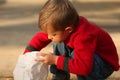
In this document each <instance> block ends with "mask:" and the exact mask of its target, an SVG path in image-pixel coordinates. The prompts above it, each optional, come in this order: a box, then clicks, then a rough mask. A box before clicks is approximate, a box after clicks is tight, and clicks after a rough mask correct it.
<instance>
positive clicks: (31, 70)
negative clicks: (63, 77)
mask: <svg viewBox="0 0 120 80" xmlns="http://www.w3.org/2000/svg"><path fill="white" fill-rule="evenodd" d="M36 53H37V51H33V52H28V53H26V54H24V55H23V54H21V55H19V58H18V62H17V64H16V66H15V69H14V71H13V77H14V80H47V76H48V66H47V65H46V64H44V63H41V62H36V61H34V59H35V58H36V57H37V56H36Z"/></svg>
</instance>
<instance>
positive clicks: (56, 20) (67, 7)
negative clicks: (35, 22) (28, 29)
mask: <svg viewBox="0 0 120 80" xmlns="http://www.w3.org/2000/svg"><path fill="white" fill-rule="evenodd" d="M78 21H79V15H78V13H77V11H76V10H75V8H74V7H73V5H72V3H71V2H70V1H69V0H48V1H47V2H46V3H45V5H44V6H43V7H42V9H41V11H40V14H39V28H40V29H41V30H46V26H47V24H50V25H52V27H53V28H54V29H55V30H62V29H64V28H65V27H68V26H70V25H74V26H75V25H76V24H77V23H78Z"/></svg>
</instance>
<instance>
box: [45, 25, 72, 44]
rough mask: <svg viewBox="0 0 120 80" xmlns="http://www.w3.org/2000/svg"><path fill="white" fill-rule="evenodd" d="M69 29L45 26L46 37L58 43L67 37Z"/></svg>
mask: <svg viewBox="0 0 120 80" xmlns="http://www.w3.org/2000/svg"><path fill="white" fill-rule="evenodd" d="M69 33H70V31H69V30H66V29H65V30H58V31H56V30H54V29H53V27H51V26H49V27H47V34H48V39H51V40H52V41H53V42H56V43H60V42H63V41H64V40H65V39H67V37H68V35H69Z"/></svg>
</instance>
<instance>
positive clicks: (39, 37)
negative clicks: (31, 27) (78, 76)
mask: <svg viewBox="0 0 120 80" xmlns="http://www.w3.org/2000/svg"><path fill="white" fill-rule="evenodd" d="M50 42H51V40H49V39H48V36H47V34H46V33H44V32H38V33H37V34H35V36H33V38H32V39H31V40H30V42H29V43H28V46H27V47H26V48H25V50H24V53H23V54H25V53H26V52H31V51H40V50H41V49H42V48H44V47H45V46H46V45H48V44H49V43H50Z"/></svg>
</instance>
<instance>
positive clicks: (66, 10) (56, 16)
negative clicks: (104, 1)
mask: <svg viewBox="0 0 120 80" xmlns="http://www.w3.org/2000/svg"><path fill="white" fill-rule="evenodd" d="M39 27H40V29H41V30H42V31H43V32H39V33H37V34H36V35H35V36H34V37H33V38H32V39H31V41H30V42H29V45H28V46H27V48H26V50H25V51H24V53H26V52H30V51H39V50H41V49H42V48H43V47H45V46H46V45H47V44H49V43H50V42H51V41H52V42H54V47H53V48H54V53H53V54H52V53H50V54H44V55H43V54H40V53H38V56H39V55H41V56H43V57H42V58H40V59H39V58H38V59H36V61H40V62H43V63H45V64H48V65H51V67H50V71H51V72H52V73H53V74H54V75H53V78H52V80H70V74H69V73H73V74H76V75H77V79H78V80H105V79H106V78H107V77H108V76H110V75H111V74H112V73H113V71H117V70H118V69H119V62H118V61H119V60H118V55H117V51H116V48H115V45H114V43H113V41H112V39H111V37H110V36H109V34H108V33H107V32H105V31H104V30H102V29H100V28H99V27H98V26H97V25H95V24H92V23H90V22H88V21H87V19H85V18H84V17H82V16H80V17H79V15H78V13H77V12H76V10H75V9H74V7H73V5H72V4H71V2H70V1H69V0H48V1H47V2H46V4H45V5H44V6H43V8H42V9H41V11H40V16H39Z"/></svg>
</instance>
